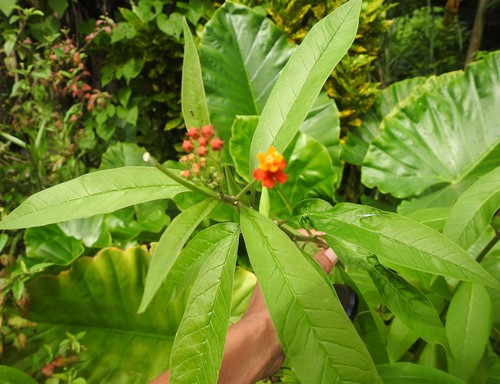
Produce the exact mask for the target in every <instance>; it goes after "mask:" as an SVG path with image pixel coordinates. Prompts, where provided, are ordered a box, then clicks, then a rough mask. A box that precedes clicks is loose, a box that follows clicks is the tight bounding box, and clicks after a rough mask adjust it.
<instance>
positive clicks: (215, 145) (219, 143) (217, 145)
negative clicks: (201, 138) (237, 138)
mask: <svg viewBox="0 0 500 384" xmlns="http://www.w3.org/2000/svg"><path fill="white" fill-rule="evenodd" d="M210 146H211V147H212V149H213V150H214V151H220V150H221V149H222V147H223V146H224V141H223V140H221V139H219V138H218V137H216V138H214V139H212V140H210Z"/></svg>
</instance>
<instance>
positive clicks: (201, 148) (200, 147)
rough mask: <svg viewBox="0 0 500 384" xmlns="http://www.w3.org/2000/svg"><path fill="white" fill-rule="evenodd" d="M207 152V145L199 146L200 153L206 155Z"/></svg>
mask: <svg viewBox="0 0 500 384" xmlns="http://www.w3.org/2000/svg"><path fill="white" fill-rule="evenodd" d="M206 154H207V147H204V146H199V147H198V155H200V156H206Z"/></svg>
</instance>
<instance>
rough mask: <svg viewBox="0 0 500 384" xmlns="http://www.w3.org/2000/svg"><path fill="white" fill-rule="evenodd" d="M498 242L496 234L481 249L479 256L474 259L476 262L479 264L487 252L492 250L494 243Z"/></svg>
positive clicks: (499, 234) (499, 237)
mask: <svg viewBox="0 0 500 384" xmlns="http://www.w3.org/2000/svg"><path fill="white" fill-rule="evenodd" d="M498 240H500V232H496V234H495V237H494V238H493V239H491V240H490V242H489V243H488V244H486V246H485V247H484V248H483V250H482V251H481V252H480V253H479V255H478V256H477V258H476V261H477V262H478V263H480V262H481V261H482V260H483V259H484V257H485V256H486V255H487V254H488V252H489V251H490V250H491V248H493V247H494V246H495V245H496V243H498Z"/></svg>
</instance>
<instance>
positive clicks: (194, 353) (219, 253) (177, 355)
mask: <svg viewBox="0 0 500 384" xmlns="http://www.w3.org/2000/svg"><path fill="white" fill-rule="evenodd" d="M225 226H226V228H228V229H230V231H229V233H228V234H227V236H226V237H225V238H224V239H222V240H221V241H220V242H219V243H217V245H216V246H214V247H212V248H211V249H210V251H209V254H208V255H207V258H206V259H205V260H204V264H203V266H202V268H201V270H200V274H199V275H198V278H197V279H196V281H195V283H194V286H193V289H192V290H191V294H190V295H189V299H188V302H187V307H186V312H185V313H184V316H183V318H182V321H181V324H180V326H179V329H178V331H177V334H176V336H175V340H174V346H173V349H172V354H171V356H170V367H171V370H170V382H171V383H172V384H182V383H186V384H191V383H195V382H200V381H202V382H207V383H216V382H217V378H218V376H219V369H220V364H221V361H222V356H223V352H224V342H225V340H226V332H227V326H228V322H229V313H230V309H231V291H232V286H233V276H234V267H235V263H236V255H237V250H238V237H239V231H238V226H237V225H236V224H231V225H227V224H226V225H225Z"/></svg>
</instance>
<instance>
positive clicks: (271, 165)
mask: <svg viewBox="0 0 500 384" xmlns="http://www.w3.org/2000/svg"><path fill="white" fill-rule="evenodd" d="M257 158H258V160H259V168H257V169H255V170H254V171H253V177H254V178H255V179H256V180H261V181H262V185H263V186H264V187H267V188H273V187H274V184H275V183H276V182H278V183H284V182H285V181H286V180H287V179H288V176H287V175H286V174H285V173H284V172H283V170H284V169H285V167H286V161H285V159H284V158H283V155H282V154H281V153H279V152H277V151H276V148H274V147H270V148H269V149H268V150H267V153H259V154H258V155H257Z"/></svg>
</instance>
